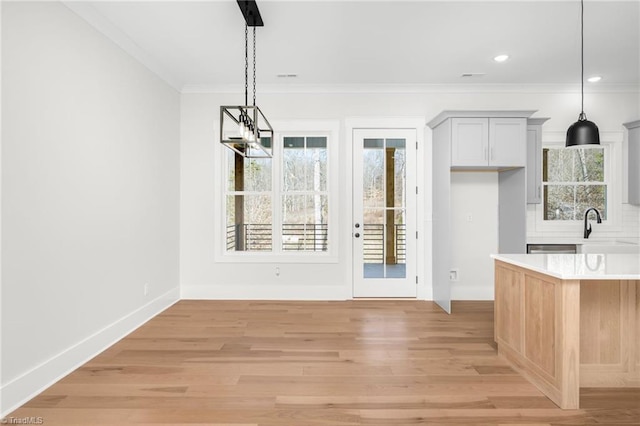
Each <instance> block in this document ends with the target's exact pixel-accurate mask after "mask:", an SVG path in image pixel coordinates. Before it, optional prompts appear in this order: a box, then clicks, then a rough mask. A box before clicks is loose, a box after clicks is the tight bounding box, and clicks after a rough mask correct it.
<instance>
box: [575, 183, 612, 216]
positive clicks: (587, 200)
mask: <svg viewBox="0 0 640 426" xmlns="http://www.w3.org/2000/svg"><path fill="white" fill-rule="evenodd" d="M590 207H595V208H596V209H598V211H599V212H600V216H601V217H602V219H603V220H605V219H606V218H607V187H606V186H604V185H578V186H577V187H576V212H577V214H578V219H584V212H586V211H587V209H588V208H590Z"/></svg>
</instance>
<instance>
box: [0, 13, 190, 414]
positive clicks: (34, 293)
mask: <svg viewBox="0 0 640 426" xmlns="http://www.w3.org/2000/svg"><path fill="white" fill-rule="evenodd" d="M1 7H2V124H3V127H2V168H1V170H2V192H1V194H2V230H3V232H2V259H1V261H2V301H1V305H2V310H1V313H2V318H1V327H2V328H1V339H2V365H1V369H0V370H1V376H0V377H1V388H0V393H1V401H0V404H1V405H0V416H2V415H4V414H6V413H7V412H8V411H9V410H11V409H13V408H15V407H16V406H17V405H20V404H22V403H24V402H25V401H26V400H27V399H29V398H30V397H31V396H33V395H35V394H37V393H38V392H40V391H42V390H43V389H44V388H45V387H47V386H48V385H50V384H51V383H53V382H55V381H56V380H58V379H60V378H61V377H62V376H64V375H65V374H67V373H68V372H69V371H71V370H73V369H75V368H77V367H78V365H79V364H81V363H83V362H84V361H86V360H87V359H88V358H90V357H92V356H94V355H95V354H97V353H99V352H100V351H102V350H103V349H104V348H105V347H107V346H109V345H110V344H112V343H113V342H115V341H117V340H118V339H120V338H121V337H123V336H124V335H125V334H127V333H128V332H129V331H131V330H132V329H134V328H136V327H137V326H139V325H141V324H143V323H144V322H145V321H146V320H147V319H149V318H151V317H152V316H154V315H156V314H157V313H158V312H160V311H162V310H163V309H165V308H166V307H167V306H169V305H170V304H172V303H174V302H175V301H176V300H177V298H178V297H179V291H178V286H179V282H178V280H179V277H178V275H179V274H178V268H179V258H178V245H179V242H178V231H179V137H180V135H179V125H180V119H179V117H180V111H179V108H180V95H179V93H178V92H177V91H176V90H175V89H173V88H171V87H170V86H169V85H167V84H166V83H165V82H163V81H162V80H160V79H159V78H158V77H156V76H155V75H154V74H153V73H151V72H150V71H149V70H148V69H147V68H145V67H144V66H142V65H141V64H140V63H139V62H137V61H136V60H134V59H133V58H132V57H130V56H129V55H128V54H126V53H125V52H124V51H123V50H121V49H120V48H119V47H117V46H116V45H115V44H114V43H112V42H111V41H110V40H108V39H106V38H105V37H104V36H103V35H101V34H99V33H98V32H97V31H96V30H94V29H93V28H92V27H90V26H89V25H88V24H87V23H86V22H85V21H83V20H82V19H81V18H80V17H78V16H77V15H75V14H74V13H73V12H72V11H70V10H69V9H68V8H67V7H66V6H64V5H63V4H61V3H57V2H2V4H1ZM145 285H147V291H146V293H147V294H145Z"/></svg>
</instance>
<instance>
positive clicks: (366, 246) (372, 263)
mask: <svg viewBox="0 0 640 426" xmlns="http://www.w3.org/2000/svg"><path fill="white" fill-rule="evenodd" d="M362 239H363V242H362V243H363V252H362V256H363V271H362V272H363V274H364V278H384V210H382V209H365V211H364V224H363V226H362Z"/></svg>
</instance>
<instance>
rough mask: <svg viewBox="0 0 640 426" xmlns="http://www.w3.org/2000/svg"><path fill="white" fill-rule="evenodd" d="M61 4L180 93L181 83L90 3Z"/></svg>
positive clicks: (71, 2)
mask: <svg viewBox="0 0 640 426" xmlns="http://www.w3.org/2000/svg"><path fill="white" fill-rule="evenodd" d="M62 4H64V5H65V6H66V7H68V8H69V9H70V10H71V11H72V12H74V13H75V14H76V15H78V16H79V17H81V18H82V19H84V20H85V21H86V22H87V23H88V24H89V25H91V26H92V27H93V28H95V29H96V30H97V31H98V32H100V33H101V34H102V35H104V36H105V37H107V38H108V39H109V40H111V41H112V42H114V43H115V44H116V45H117V46H119V47H120V48H121V49H122V50H124V51H125V52H126V53H128V54H129V55H130V56H131V57H133V58H134V59H135V60H137V61H138V62H140V63H141V64H142V65H144V66H145V67H146V68H147V69H149V71H151V72H152V73H153V74H155V75H157V76H158V77H159V78H161V79H162V80H163V81H165V82H166V83H167V84H168V85H169V86H171V87H173V88H174V89H175V90H177V91H179V92H180V91H181V89H182V86H183V83H182V81H180V79H178V78H177V77H176V76H175V75H173V74H172V73H171V72H170V71H168V70H167V69H166V68H165V67H163V66H162V65H160V63H159V62H158V61H157V59H156V58H154V57H153V56H151V55H150V54H149V53H148V52H147V51H146V50H144V49H142V48H141V47H140V46H139V45H138V44H136V42H135V41H133V40H132V39H131V38H130V37H129V36H128V35H127V34H126V33H125V32H124V31H122V30H121V29H120V28H119V27H118V26H116V25H115V24H113V23H112V22H111V21H109V20H108V19H107V18H105V17H104V15H102V14H101V13H100V12H99V11H98V10H96V8H94V7H93V6H92V5H91V4H90V3H88V2H83V1H68V0H63V1H62Z"/></svg>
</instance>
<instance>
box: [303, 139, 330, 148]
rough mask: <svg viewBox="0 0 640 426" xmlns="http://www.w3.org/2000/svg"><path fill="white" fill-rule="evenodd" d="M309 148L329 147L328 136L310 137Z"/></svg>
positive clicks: (308, 140)
mask: <svg viewBox="0 0 640 426" xmlns="http://www.w3.org/2000/svg"><path fill="white" fill-rule="evenodd" d="M307 148H327V138H326V137H325V136H311V137H308V138H307Z"/></svg>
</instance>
